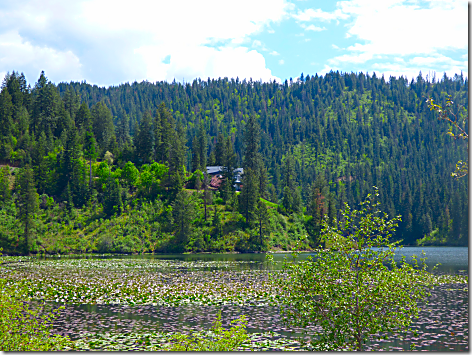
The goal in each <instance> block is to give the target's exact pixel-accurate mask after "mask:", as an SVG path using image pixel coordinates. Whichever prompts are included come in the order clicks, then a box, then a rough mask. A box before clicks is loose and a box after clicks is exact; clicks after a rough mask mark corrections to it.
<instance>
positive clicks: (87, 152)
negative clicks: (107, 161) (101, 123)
mask: <svg viewBox="0 0 472 355" xmlns="http://www.w3.org/2000/svg"><path fill="white" fill-rule="evenodd" d="M97 156H98V154H97V143H96V141H95V137H94V136H93V130H92V127H91V126H89V129H88V130H87V131H86V132H85V139H84V157H85V159H87V160H88V161H89V167H90V169H89V190H90V191H91V190H92V162H93V161H94V160H95V159H97Z"/></svg>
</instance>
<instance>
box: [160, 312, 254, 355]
mask: <svg viewBox="0 0 472 355" xmlns="http://www.w3.org/2000/svg"><path fill="white" fill-rule="evenodd" d="M231 323H232V324H235V325H234V326H233V327H231V328H230V329H229V330H225V329H224V328H223V327H222V324H221V312H220V313H219V314H218V317H217V319H216V321H215V323H214V324H213V326H212V327H211V329H210V331H209V332H208V333H207V334H206V335H205V334H202V333H194V334H192V335H186V334H178V335H174V337H173V338H172V339H171V341H172V342H175V343H174V344H172V346H171V347H170V348H167V349H166V350H170V351H237V350H238V348H239V347H240V346H242V345H243V343H244V342H245V341H247V340H248V335H247V332H246V324H247V321H246V317H245V316H241V317H240V318H238V319H237V320H234V321H232V322H231Z"/></svg>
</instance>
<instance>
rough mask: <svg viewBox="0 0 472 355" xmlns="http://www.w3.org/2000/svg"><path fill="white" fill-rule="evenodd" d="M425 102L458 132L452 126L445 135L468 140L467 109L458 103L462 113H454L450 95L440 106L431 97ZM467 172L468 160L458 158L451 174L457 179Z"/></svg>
mask: <svg viewBox="0 0 472 355" xmlns="http://www.w3.org/2000/svg"><path fill="white" fill-rule="evenodd" d="M426 103H427V104H428V107H429V109H430V110H431V111H433V110H434V111H436V112H437V113H438V115H439V116H438V118H439V119H440V120H445V121H448V122H450V123H451V124H453V125H454V126H455V127H456V129H457V130H459V134H454V133H453V132H452V128H449V130H448V132H447V135H449V136H451V137H452V138H454V139H464V140H467V141H468V140H469V134H468V133H467V130H466V124H467V121H468V120H469V114H468V111H467V109H466V108H465V107H464V106H462V105H459V107H458V108H459V110H458V111H459V113H460V111H462V112H464V114H458V115H456V114H455V113H454V111H453V107H454V101H452V96H451V95H448V97H447V100H446V105H445V106H444V107H442V106H441V105H438V104H435V103H434V100H433V98H432V97H430V98H428V99H427V100H426ZM468 151H469V143H467V152H468ZM468 173H469V162H468V161H465V162H463V161H462V160H459V161H458V162H457V164H456V170H455V171H454V172H453V173H451V176H453V177H455V178H457V179H459V178H461V177H464V176H465V175H467V174H468Z"/></svg>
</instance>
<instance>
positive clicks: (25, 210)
mask: <svg viewBox="0 0 472 355" xmlns="http://www.w3.org/2000/svg"><path fill="white" fill-rule="evenodd" d="M18 185H19V186H18V190H19V199H18V204H19V220H20V221H21V223H22V224H23V252H24V253H25V254H29V250H30V244H31V238H32V235H33V227H34V214H35V212H36V211H37V209H38V197H37V193H36V189H35V187H34V179H33V170H32V169H31V167H30V166H25V167H24V168H23V169H22V171H21V172H20V176H19V180H18Z"/></svg>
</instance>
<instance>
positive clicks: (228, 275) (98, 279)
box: [0, 248, 469, 351]
mask: <svg viewBox="0 0 472 355" xmlns="http://www.w3.org/2000/svg"><path fill="white" fill-rule="evenodd" d="M465 249H467V248H465ZM282 257H283V256H282V255H276V258H275V260H276V261H275V264H269V263H267V262H266V261H265V260H264V256H263V255H262V254H249V255H248V254H220V255H218V256H215V255H209V254H201V255H191V256H184V255H144V256H143V255H134V256H133V255H129V256H125V255H101V256H98V255H95V256H75V257H74V256H65V257H64V256H61V257H58V256H55V257H43V258H40V257H2V258H1V260H2V267H1V268H0V272H1V275H0V277H1V278H5V279H7V280H8V284H9V285H11V286H13V287H16V286H20V285H24V286H26V288H24V289H26V290H27V294H24V295H22V296H23V297H24V299H25V300H27V301H28V302H29V303H30V304H31V306H32V307H33V308H34V307H37V306H40V305H41V306H46V307H45V310H46V311H48V310H51V309H54V308H59V307H61V306H63V307H64V308H63V309H62V310H61V311H60V313H59V316H58V317H56V318H55V320H54V323H53V332H54V333H56V334H60V335H64V336H68V337H69V338H70V339H71V340H72V342H71V344H73V345H72V346H71V348H70V350H100V351H106V350H112V351H116V350H151V351H155V350H166V349H167V348H168V347H169V346H170V339H171V338H172V336H173V335H175V334H179V333H185V334H189V333H196V332H199V333H200V334H201V335H203V336H204V335H205V333H206V332H208V331H209V330H210V328H211V326H212V324H214V322H215V320H216V318H217V316H218V313H220V312H221V321H222V325H223V327H225V328H229V327H230V326H231V322H232V321H234V320H236V319H238V318H239V317H240V316H242V315H245V316H246V319H247V328H246V329H247V332H248V333H249V337H248V340H247V341H246V342H245V343H244V344H243V345H242V346H241V348H240V350H309V346H308V345H306V341H307V340H309V338H310V329H289V328H288V327H286V326H285V324H284V322H283V319H282V318H281V315H280V312H279V306H280V305H279V304H278V294H277V290H276V289H274V287H272V286H271V283H270V281H269V280H270V279H269V273H270V272H275V273H277V272H278V271H277V269H278V266H277V265H278V264H280V262H281V259H282ZM467 269H468V265H465V267H464V268H463V270H453V271H450V270H449V269H447V270H446V271H444V270H442V271H441V269H440V270H439V272H438V273H437V275H436V276H437V277H438V279H440V280H441V284H440V285H439V286H438V287H435V288H434V289H432V290H431V296H430V297H429V298H428V300H427V302H426V303H425V304H424V305H421V312H420V315H419V317H418V319H416V320H415V321H414V323H413V325H412V328H411V330H410V331H408V332H406V333H403V334H384V335H385V336H384V339H382V340H381V341H378V340H375V341H374V340H373V339H372V341H370V343H369V344H368V346H369V349H370V350H410V349H412V348H414V349H416V350H439V351H467V350H468V349H469V348H468V336H469V328H468V324H469V321H468V319H469V318H468V305H469V303H468V272H467ZM376 339H377V338H376ZM412 344H413V345H412Z"/></svg>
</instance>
